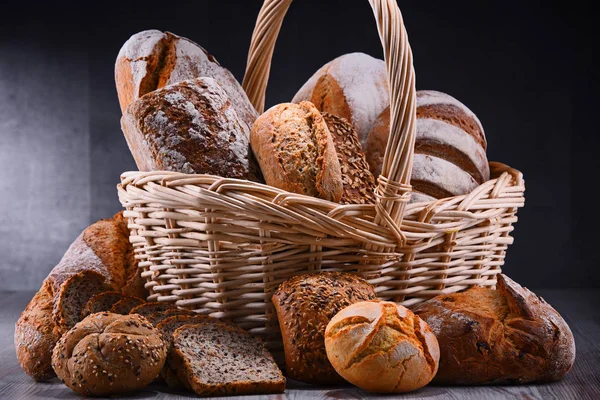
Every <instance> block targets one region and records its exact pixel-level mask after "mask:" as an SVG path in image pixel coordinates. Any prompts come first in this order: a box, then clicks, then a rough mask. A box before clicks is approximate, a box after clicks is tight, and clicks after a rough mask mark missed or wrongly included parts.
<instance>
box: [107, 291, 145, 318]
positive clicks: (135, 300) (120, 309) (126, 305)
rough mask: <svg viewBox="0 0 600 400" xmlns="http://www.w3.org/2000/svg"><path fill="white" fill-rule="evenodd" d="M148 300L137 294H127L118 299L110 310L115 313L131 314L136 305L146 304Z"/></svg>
mask: <svg viewBox="0 0 600 400" xmlns="http://www.w3.org/2000/svg"><path fill="white" fill-rule="evenodd" d="M145 302H146V301H145V300H144V299H142V298H139V297H135V296H125V298H123V299H121V300H119V301H117V302H116V303H115V304H113V306H112V307H111V308H110V310H108V311H109V312H111V313H113V314H122V315H125V314H129V312H130V311H131V310H133V309H134V308H135V307H137V306H139V305H141V304H144V303H145Z"/></svg>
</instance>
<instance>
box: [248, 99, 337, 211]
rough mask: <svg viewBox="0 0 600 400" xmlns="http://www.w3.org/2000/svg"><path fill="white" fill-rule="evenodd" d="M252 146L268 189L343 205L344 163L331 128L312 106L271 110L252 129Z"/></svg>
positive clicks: (282, 107)
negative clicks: (342, 169)
mask: <svg viewBox="0 0 600 400" xmlns="http://www.w3.org/2000/svg"><path fill="white" fill-rule="evenodd" d="M250 144H251V146H252V150H253V152H254V154H255V155H256V159H257V160H258V164H259V165H260V168H261V170H262V172H263V176H264V178H265V182H266V183H267V185H270V186H274V187H277V188H280V189H283V190H287V191H289V192H293V193H299V194H305V195H308V196H313V197H319V198H322V199H325V200H330V201H334V202H338V201H340V199H341V197H342V194H343V184H342V173H341V168H340V162H339V160H338V157H337V153H336V150H335V146H334V144H333V139H332V137H331V134H330V133H329V130H328V128H327V125H326V124H325V121H324V120H323V117H322V116H321V114H320V113H319V111H318V110H317V109H316V108H315V107H314V105H313V104H312V103H310V102H308V101H304V102H301V103H300V104H294V103H282V104H278V105H276V106H274V107H271V108H270V109H269V110H267V111H265V112H264V113H263V114H262V115H261V116H260V117H259V118H258V119H257V120H256V122H255V123H254V125H253V126H252V131H251V133H250Z"/></svg>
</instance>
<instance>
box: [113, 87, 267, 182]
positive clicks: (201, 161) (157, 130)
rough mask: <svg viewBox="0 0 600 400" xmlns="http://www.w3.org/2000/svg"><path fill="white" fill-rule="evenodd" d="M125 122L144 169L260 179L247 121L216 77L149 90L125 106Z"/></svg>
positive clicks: (137, 156) (131, 142) (124, 126)
mask: <svg viewBox="0 0 600 400" xmlns="http://www.w3.org/2000/svg"><path fill="white" fill-rule="evenodd" d="M121 127H122V129H123V133H124V134H125V138H126V139H127V144H128V145H129V149H130V150H131V153H132V154H133V157H134V159H135V162H136V164H137V166H138V168H139V169H140V170H141V171H156V170H167V171H175V172H183V173H186V174H211V175H219V176H223V177H226V178H239V179H249V180H255V181H260V180H261V179H260V170H259V168H258V165H257V164H256V161H255V159H254V157H253V155H252V152H251V150H250V143H249V136H250V132H249V131H248V125H247V124H245V123H244V122H243V120H242V119H241V118H240V116H239V115H238V113H237V112H236V110H235V108H234V107H233V106H232V103H231V101H230V100H229V97H228V96H227V94H226V93H225V91H224V90H223V89H222V87H221V86H220V85H219V84H218V82H217V81H216V80H214V79H212V78H197V79H193V80H187V81H182V82H179V83H175V84H172V85H169V86H165V87H163V88H161V89H157V90H155V91H153V92H150V93H147V94H145V95H144V96H142V97H140V98H139V99H137V100H135V101H133V102H132V103H131V104H130V105H129V107H127V110H126V111H125V114H124V115H123V118H122V119H121Z"/></svg>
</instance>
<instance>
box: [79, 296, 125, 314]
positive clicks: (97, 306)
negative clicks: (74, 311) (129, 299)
mask: <svg viewBox="0 0 600 400" xmlns="http://www.w3.org/2000/svg"><path fill="white" fill-rule="evenodd" d="M124 297H125V295H124V294H123V293H121V292H117V291H108V292H102V293H98V294H96V295H94V296H92V297H90V299H89V300H88V301H87V302H86V303H85V305H84V306H83V309H82V310H81V316H80V319H84V318H85V317H87V316H88V315H90V314H95V313H99V312H102V311H108V310H110V308H111V307H112V306H113V305H114V304H115V303H116V302H117V301H119V300H122V299H123V298H124Z"/></svg>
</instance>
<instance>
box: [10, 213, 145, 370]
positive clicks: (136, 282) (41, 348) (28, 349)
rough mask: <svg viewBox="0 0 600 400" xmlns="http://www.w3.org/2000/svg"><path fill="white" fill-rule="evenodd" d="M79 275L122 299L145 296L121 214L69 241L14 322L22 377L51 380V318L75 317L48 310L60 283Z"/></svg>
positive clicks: (55, 335) (54, 334) (57, 330)
mask: <svg viewBox="0 0 600 400" xmlns="http://www.w3.org/2000/svg"><path fill="white" fill-rule="evenodd" d="M82 271H93V272H94V273H97V274H100V275H101V276H102V277H103V279H105V280H106V283H107V284H108V285H109V286H110V287H112V288H115V290H116V289H118V290H120V291H121V292H122V293H124V294H128V295H131V294H136V295H141V296H144V297H146V296H147V292H146V290H145V289H144V286H143V282H142V280H141V279H140V278H139V273H138V268H137V263H136V262H135V259H134V257H133V248H132V246H131V244H130V243H129V233H128V230H127V224H126V222H125V220H124V219H123V217H122V215H121V213H119V214H117V215H115V216H114V217H113V218H112V219H106V220H101V221H98V222H96V223H94V224H92V225H90V226H89V227H87V228H86V229H85V230H84V231H83V232H82V233H81V234H80V235H79V236H78V237H77V239H75V241H74V242H73V243H72V244H71V246H70V247H69V249H68V250H67V251H66V252H65V254H64V256H63V257H62V259H61V260H60V262H59V263H58V264H57V265H56V266H55V267H54V268H53V269H52V271H51V272H50V274H49V275H48V277H47V278H46V279H45V280H44V282H43V284H42V288H41V289H40V291H39V292H38V293H37V294H36V295H35V296H34V297H33V299H32V300H31V302H30V303H29V304H28V305H27V308H26V309H25V310H24V311H23V313H22V314H21V316H20V318H19V320H18V321H17V323H16V325H15V335H14V342H15V350H16V353H17V359H18V361H19V364H20V365H21V368H22V369H23V371H24V372H25V373H26V374H28V375H30V376H31V377H32V378H33V379H35V380H47V379H50V378H52V377H53V376H54V371H53V370H52V366H51V362H50V360H51V355H52V349H53V347H54V345H55V344H56V341H57V340H58V339H59V338H60V334H61V333H62V332H63V331H64V329H65V328H64V327H62V328H61V327H59V326H57V325H56V324H55V320H54V318H57V319H58V320H61V318H62V319H64V320H65V321H66V320H76V319H77V320H78V318H79V317H80V315H74V314H70V313H63V312H61V313H60V314H59V311H61V310H62V311H65V309H64V308H62V307H59V308H58V310H59V311H57V312H56V313H54V312H53V310H54V309H55V304H56V299H57V298H58V297H59V295H60V293H61V289H62V287H63V285H64V283H65V282H66V281H68V280H69V279H70V278H71V277H73V276H74V275H77V274H79V273H81V272H82ZM83 295H84V296H85V294H83ZM81 300H82V301H83V298H81ZM73 312H75V311H73ZM53 316H54V318H53Z"/></svg>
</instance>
